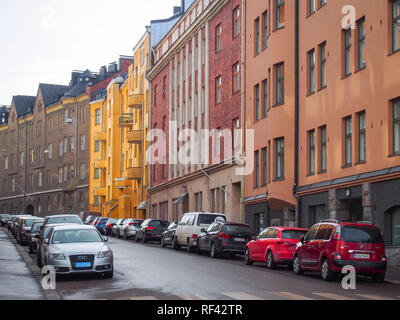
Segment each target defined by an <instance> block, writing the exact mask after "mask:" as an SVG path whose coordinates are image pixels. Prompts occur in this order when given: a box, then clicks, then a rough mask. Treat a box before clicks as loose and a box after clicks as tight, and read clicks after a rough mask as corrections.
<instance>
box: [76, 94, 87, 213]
mask: <svg viewBox="0 0 400 320" xmlns="http://www.w3.org/2000/svg"><path fill="white" fill-rule="evenodd" d="M74 100H75V109H76V115H75V121H76V123H75V192H74V213H75V214H77V203H78V153H79V150H78V134H79V132H78V122H79V121H78V120H79V110H78V101H77V100H76V98H75V99H74ZM85 143H86V141H85Z"/></svg>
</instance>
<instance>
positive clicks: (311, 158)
mask: <svg viewBox="0 0 400 320" xmlns="http://www.w3.org/2000/svg"><path fill="white" fill-rule="evenodd" d="M308 175H309V176H311V175H315V130H314V129H313V130H310V131H308Z"/></svg>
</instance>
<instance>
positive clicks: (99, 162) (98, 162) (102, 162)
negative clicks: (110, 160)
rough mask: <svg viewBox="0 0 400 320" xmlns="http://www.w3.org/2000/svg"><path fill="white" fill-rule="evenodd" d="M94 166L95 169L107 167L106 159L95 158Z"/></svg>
mask: <svg viewBox="0 0 400 320" xmlns="http://www.w3.org/2000/svg"><path fill="white" fill-rule="evenodd" d="M94 167H95V168H96V169H103V168H107V160H95V161H94Z"/></svg>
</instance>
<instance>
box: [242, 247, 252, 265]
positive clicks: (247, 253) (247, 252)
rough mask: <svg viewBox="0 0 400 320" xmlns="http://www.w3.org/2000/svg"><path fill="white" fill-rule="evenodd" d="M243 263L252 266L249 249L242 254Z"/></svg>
mask: <svg viewBox="0 0 400 320" xmlns="http://www.w3.org/2000/svg"><path fill="white" fill-rule="evenodd" d="M244 262H245V263H246V264H247V265H248V266H251V265H252V264H253V261H252V260H251V258H250V251H249V248H247V249H246V252H245V254H244Z"/></svg>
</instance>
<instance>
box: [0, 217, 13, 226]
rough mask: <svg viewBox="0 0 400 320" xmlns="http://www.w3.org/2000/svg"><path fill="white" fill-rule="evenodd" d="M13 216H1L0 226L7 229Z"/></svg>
mask: <svg viewBox="0 0 400 320" xmlns="http://www.w3.org/2000/svg"><path fill="white" fill-rule="evenodd" d="M10 218H11V215H9V214H0V225H1V226H2V227H6V226H7V222H8V221H9V220H10Z"/></svg>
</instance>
